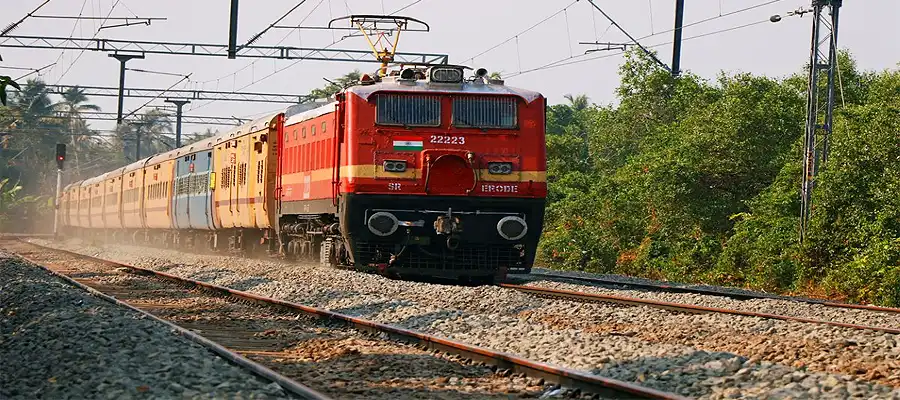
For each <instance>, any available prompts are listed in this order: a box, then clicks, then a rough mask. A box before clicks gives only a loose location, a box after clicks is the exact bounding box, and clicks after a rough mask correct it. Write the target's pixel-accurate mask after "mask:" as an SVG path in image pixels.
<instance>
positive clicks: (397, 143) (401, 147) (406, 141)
mask: <svg viewBox="0 0 900 400" xmlns="http://www.w3.org/2000/svg"><path fill="white" fill-rule="evenodd" d="M422 147H423V142H422V138H420V137H415V136H397V137H395V138H394V150H396V151H421V150H422Z"/></svg>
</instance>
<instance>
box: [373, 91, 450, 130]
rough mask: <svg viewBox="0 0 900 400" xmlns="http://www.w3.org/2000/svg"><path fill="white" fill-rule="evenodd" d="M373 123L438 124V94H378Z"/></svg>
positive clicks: (439, 123)
mask: <svg viewBox="0 0 900 400" xmlns="http://www.w3.org/2000/svg"><path fill="white" fill-rule="evenodd" d="M375 110H376V111H375V114H376V116H375V123H377V124H379V125H402V126H440V125H441V99H440V97H438V96H422V95H401V94H379V95H377V96H376V99H375Z"/></svg>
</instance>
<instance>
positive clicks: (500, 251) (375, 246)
mask: <svg viewBox="0 0 900 400" xmlns="http://www.w3.org/2000/svg"><path fill="white" fill-rule="evenodd" d="M399 251H400V249H399V248H398V246H397V245H396V244H393V243H373V242H357V243H356V257H357V260H358V262H360V263H362V264H366V265H370V266H377V265H378V264H384V263H387V262H388V260H389V258H390V256H391V254H397V253H398V252H399ZM392 267H393V268H396V269H398V270H403V271H408V272H417V271H421V272H422V273H426V272H429V273H430V272H433V271H443V272H447V273H452V272H457V271H458V272H466V273H469V272H484V273H493V272H494V271H496V270H497V269H498V268H500V267H506V268H508V269H509V271H510V272H516V271H520V270H524V267H523V265H522V257H521V250H519V249H516V248H515V247H513V246H501V247H498V246H486V245H479V244H474V243H466V244H462V245H460V246H459V248H457V249H456V250H454V251H450V250H447V249H443V248H439V247H435V246H427V247H419V246H417V245H410V246H409V247H408V248H407V249H406V251H404V252H403V254H402V255H401V257H400V258H399V260H398V261H397V262H396V263H395V265H394V266H392Z"/></svg>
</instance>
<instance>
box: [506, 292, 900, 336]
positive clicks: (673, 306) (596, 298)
mask: <svg viewBox="0 0 900 400" xmlns="http://www.w3.org/2000/svg"><path fill="white" fill-rule="evenodd" d="M499 286H500V287H503V288H507V289H512V290H517V291H520V292H523V293H528V294H533V295H537V296H546V297H553V298H561V299H567V300H576V301H590V302H603V303H617V304H625V305H629V306H648V307H653V308H660V309H663V310H668V311H675V312H684V313H693V314H707V313H718V314H731V315H738V316H743V317H756V318H767V319H777V320H782V321H792V322H805V323H812V324H823V325H831V326H837V327H841V328H851V329H861V330H872V331H879V332H885V333H892V334H900V329H897V328H889V327H883V326H871V325H857V324H848V323H844V322H835V321H826V320H821V319H812V318H802V317H792V316H789V315H779V314H768V313H757V312H751V311H740V310H733V309H729V308H716V307H706V306H698V305H693V304H683V303H672V302H668V301H659V300H648V299H640V298H636V297H626V296H614V295H608V294H596V293H584V292H575V291H571V290H562V289H549V288H542V287H535V286H522V285H513V284H508V283H501V284H500V285H499Z"/></svg>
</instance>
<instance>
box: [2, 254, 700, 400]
mask: <svg viewBox="0 0 900 400" xmlns="http://www.w3.org/2000/svg"><path fill="white" fill-rule="evenodd" d="M16 243H17V244H18V247H16V248H12V249H11V250H13V251H15V252H17V253H19V254H21V255H23V256H24V257H25V258H26V259H28V260H29V261H31V262H33V263H36V264H39V265H40V264H44V265H48V264H49V268H50V269H51V271H53V272H55V273H57V274H61V275H64V276H68V277H69V279H74V280H75V281H76V282H79V283H80V284H82V285H85V286H88V287H93V288H94V289H95V290H99V291H101V292H104V291H105V292H108V293H109V294H112V295H114V296H117V297H119V298H121V299H126V301H127V300H128V299H131V301H133V302H134V305H135V306H137V307H138V308H142V309H145V310H155V311H156V312H157V313H160V310H162V312H163V313H170V314H171V313H174V310H175V309H176V308H178V307H179V304H180V303H179V301H175V300H178V299H174V300H170V301H159V300H158V299H156V300H153V301H147V299H146V297H147V296H148V295H152V296H158V295H159V289H158V288H156V287H155V286H153V285H151V287H149V288H147V287H143V288H135V287H130V288H128V287H126V288H122V287H111V286H110V285H109V284H102V283H101V284H98V283H97V282H96V281H97V277H96V274H90V273H88V274H84V273H81V272H83V271H77V270H74V269H73V268H72V265H73V264H74V263H73V262H72V259H77V260H80V261H82V262H89V263H96V264H102V265H104V266H105V267H106V271H107V273H117V274H120V275H122V274H124V275H127V276H130V277H134V276H135V275H137V276H140V277H142V278H144V280H143V282H144V284H146V282H147V281H146V278H153V279H152V280H153V281H155V284H159V283H160V282H166V283H168V284H170V285H172V284H174V285H177V286H178V288H179V290H177V291H175V292H173V294H172V296H175V297H178V296H180V297H182V298H184V297H196V296H198V295H199V294H200V293H203V294H205V295H207V296H215V297H216V298H218V299H226V300H228V303H229V304H237V303H252V304H254V305H256V306H257V307H259V306H261V307H263V308H265V309H268V310H270V312H271V310H278V311H279V312H282V313H288V315H292V316H295V317H296V315H297V314H301V315H304V316H308V317H313V318H315V319H319V320H320V322H321V323H324V324H329V325H331V326H340V327H343V328H350V329H353V330H356V331H362V332H369V333H372V334H374V335H377V337H378V338H379V339H390V341H392V342H394V343H396V342H400V343H403V344H406V345H414V346H415V347H416V348H418V349H421V350H427V351H430V352H433V353H435V354H439V355H443V356H447V355H452V356H449V357H462V358H463V359H465V360H468V362H470V363H474V364H476V365H481V364H484V365H490V366H492V367H491V368H492V369H493V370H496V371H497V372H498V373H497V374H495V375H499V376H504V377H505V376H509V375H513V376H523V377H524V376H527V377H529V378H531V379H532V380H540V381H539V382H543V381H546V382H553V383H556V384H559V385H561V386H564V387H566V388H571V389H572V390H578V391H580V392H583V393H591V394H595V395H597V396H601V397H602V398H649V399H682V398H684V397H681V396H680V395H677V394H673V393H668V392H663V391H659V390H655V389H650V388H646V387H643V386H639V385H635V384H631V383H628V382H623V381H618V380H615V379H609V378H605V377H601V376H598V375H592V374H588V373H583V372H580V371H576V370H572V369H567V368H560V367H556V366H552V365H548V364H544V363H539V362H535V361H531V360H527V359H524V358H521V357H518V356H514V355H511V354H508V353H500V352H495V351H492V350H489V349H485V348H481V347H476V346H471V345H467V344H464V343H461V342H457V341H453V340H448V339H445V338H441V337H436V336H431V335H427V334H424V333H421V332H416V331H411V330H407V329H403V328H400V327H396V326H391V325H385V324H381V323H377V322H373V321H370V320H365V319H361V318H356V317H352V316H349V315H344V314H340V313H336V312H332V311H328V310H323V309H318V308H314V307H308V306H305V305H301V304H295V303H290V302H286V301H282V300H277V299H271V298H266V297H262V296H258V295H255V294H251V293H247V292H242V291H238V290H234V289H230V288H226V287H222V286H218V285H214V284H210V283H206V282H201V281H196V280H191V279H186V278H181V277H177V276H174V275H170V274H167V273H164V272H159V271H154V270H151V269H146V268H140V267H135V266H131V265H126V264H122V263H119V262H115V261H110V260H104V259H99V258H95V257H91V256H87V255H82V254H79V253H74V252H70V251H66V250H60V249H55V248H51V247H45V246H41V245H37V244H34V243H26V242H21V241H17V242H16ZM28 246H32V247H31V250H29V249H28ZM34 249H40V251H42V252H45V253H51V254H57V255H61V256H62V261H60V260H59V259H54V258H53V257H50V258H49V260H48V259H47V257H44V259H36V258H37V254H38V253H37V252H35V251H34ZM113 286H115V285H113ZM235 301H237V303H236V302H235ZM188 310H189V311H191V312H194V311H195V309H194V308H188ZM271 319H272V318H267V319H266V321H267V323H270V322H271V321H270V320H271ZM225 322H226V323H223V321H221V318H220V319H219V320H217V321H212V322H210V321H203V319H202V318H200V319H197V318H195V319H194V320H192V321H191V322H184V321H182V322H181V323H179V324H180V325H184V326H187V327H189V328H190V329H192V330H196V331H200V333H201V334H202V335H204V336H206V337H208V338H210V339H216V341H218V342H220V343H222V345H220V347H222V348H223V349H225V348H227V349H226V351H229V352H231V353H233V354H235V355H237V356H239V357H240V356H241V354H243V355H244V356H247V357H249V358H252V359H253V360H256V361H257V362H259V363H260V364H263V365H266V366H270V367H271V368H272V369H273V370H278V371H286V372H284V373H285V375H286V376H288V378H287V379H290V377H292V376H297V377H298V379H301V380H303V378H302V376H303V373H309V372H310V371H309V368H306V369H302V368H301V369H299V370H291V369H290V368H285V367H284V365H283V360H284V359H285V358H290V356H291V355H292V354H291V353H290V352H288V351H286V350H285V349H284V346H285V343H283V342H284V340H281V341H280V340H279V339H283V338H280V337H279V336H278V335H274V337H267V335H266V333H267V332H274V333H278V332H286V331H289V330H290V329H291V326H294V325H296V324H297V322H296V321H292V320H291V319H289V318H286V319H283V320H281V321H276V322H278V323H283V325H280V327H272V326H270V325H265V324H262V323H260V321H259V319H256V318H253V319H250V320H241V321H235V320H230V319H226V321H225ZM407 347H410V346H407ZM305 364H311V365H313V366H315V364H316V363H309V362H306V363H305ZM383 367H384V365H383V364H380V363H379V364H377V366H376V368H378V369H381V368H383ZM407 369H409V368H408V367H407ZM332 378H333V377H332ZM304 382H305V381H304ZM309 384H310V385H311V386H313V387H315V385H314V384H313V383H311V382H310V383H309ZM371 388H372V385H370V386H369V389H368V390H363V389H359V388H349V389H345V390H342V391H338V392H336V395H338V396H339V397H340V398H347V397H348V396H347V395H350V397H353V395H360V396H361V397H360V398H365V397H371V396H373V395H374V396H376V397H377V396H379V395H386V396H389V397H396V396H394V395H393V394H394V393H393V392H382V394H378V393H376V392H372V391H371ZM325 389H332V390H331V391H329V390H325ZM322 391H323V392H325V393H327V394H332V393H335V391H334V390H333V388H330V387H326V388H323V389H322ZM388 393H391V394H388ZM481 397H484V396H481Z"/></svg>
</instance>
